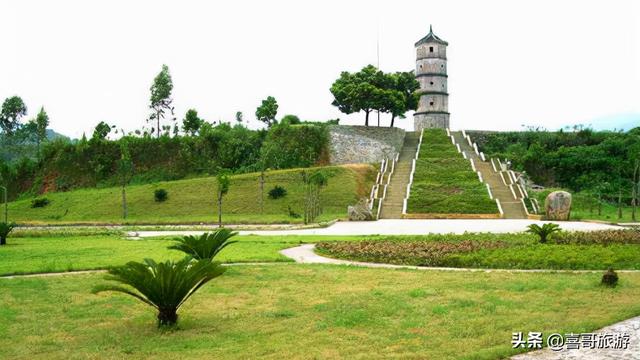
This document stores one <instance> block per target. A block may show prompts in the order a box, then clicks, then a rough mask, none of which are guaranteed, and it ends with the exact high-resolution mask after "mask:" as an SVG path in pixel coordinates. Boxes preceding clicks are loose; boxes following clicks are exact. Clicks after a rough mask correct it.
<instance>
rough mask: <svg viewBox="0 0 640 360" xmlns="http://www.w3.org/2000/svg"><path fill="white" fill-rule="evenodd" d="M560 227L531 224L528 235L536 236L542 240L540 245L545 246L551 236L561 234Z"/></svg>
mask: <svg viewBox="0 0 640 360" xmlns="http://www.w3.org/2000/svg"><path fill="white" fill-rule="evenodd" d="M559 231H560V226H559V225H558V224H553V223H546V224H542V226H540V225H538V224H531V225H529V226H528V230H527V232H528V233H531V234H536V235H538V237H539V238H540V243H541V244H544V243H546V242H547V240H548V239H549V237H550V236H551V234H553V233H556V232H559Z"/></svg>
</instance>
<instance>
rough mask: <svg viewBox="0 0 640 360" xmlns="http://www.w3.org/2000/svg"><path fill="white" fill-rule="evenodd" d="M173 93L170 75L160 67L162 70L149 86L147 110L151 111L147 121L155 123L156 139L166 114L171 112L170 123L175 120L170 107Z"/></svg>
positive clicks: (164, 66)
mask: <svg viewBox="0 0 640 360" xmlns="http://www.w3.org/2000/svg"><path fill="white" fill-rule="evenodd" d="M172 91H173V81H172V80H171V74H170V73H169V67H168V66H167V65H162V70H161V71H160V73H158V75H157V76H156V77H155V79H153V84H152V85H151V99H150V100H151V101H150V104H149V108H150V109H151V115H149V121H154V120H155V121H156V137H158V138H159V137H160V131H161V126H160V121H161V120H163V119H164V117H165V115H166V112H167V111H169V112H171V116H172V119H171V120H172V121H175V120H176V118H175V117H173V114H174V107H173V105H172V103H173V99H172V98H171V92H172Z"/></svg>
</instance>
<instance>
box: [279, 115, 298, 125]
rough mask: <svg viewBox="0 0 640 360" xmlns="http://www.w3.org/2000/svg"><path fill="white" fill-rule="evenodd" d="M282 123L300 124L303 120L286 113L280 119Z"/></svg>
mask: <svg viewBox="0 0 640 360" xmlns="http://www.w3.org/2000/svg"><path fill="white" fill-rule="evenodd" d="M280 123H282V124H288V125H296V124H300V123H301V121H300V118H299V117H297V116H295V115H285V116H283V117H282V119H281V120H280Z"/></svg>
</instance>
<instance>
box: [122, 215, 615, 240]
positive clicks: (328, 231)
mask: <svg viewBox="0 0 640 360" xmlns="http://www.w3.org/2000/svg"><path fill="white" fill-rule="evenodd" d="M547 222H552V221H539V220H528V219H509V220H506V219H429V220H409V219H383V220H378V221H339V222H337V223H335V224H333V225H331V226H327V227H324V228H315V229H296V230H244V231H240V235H265V236H268V235H276V236H282V235H363V236H365V235H427V234H464V233H465V232H472V233H483V232H491V233H513V232H522V231H525V230H527V226H529V225H530V224H543V223H547ZM554 223H556V224H558V225H560V228H562V230H567V231H595V230H612V229H622V227H620V226H615V225H607V224H601V223H591V222H581V221H558V222H554ZM203 232H204V231H189V230H173V231H132V232H129V236H130V237H154V236H163V235H168V236H175V235H199V234H202V233H203Z"/></svg>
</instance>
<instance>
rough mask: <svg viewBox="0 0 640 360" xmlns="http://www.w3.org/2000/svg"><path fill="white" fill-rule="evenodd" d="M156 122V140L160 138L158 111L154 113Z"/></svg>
mask: <svg viewBox="0 0 640 360" xmlns="http://www.w3.org/2000/svg"><path fill="white" fill-rule="evenodd" d="M156 120H157V121H158V128H157V129H156V138H157V139H159V138H160V111H156Z"/></svg>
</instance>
